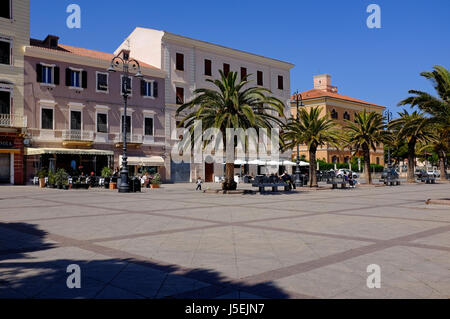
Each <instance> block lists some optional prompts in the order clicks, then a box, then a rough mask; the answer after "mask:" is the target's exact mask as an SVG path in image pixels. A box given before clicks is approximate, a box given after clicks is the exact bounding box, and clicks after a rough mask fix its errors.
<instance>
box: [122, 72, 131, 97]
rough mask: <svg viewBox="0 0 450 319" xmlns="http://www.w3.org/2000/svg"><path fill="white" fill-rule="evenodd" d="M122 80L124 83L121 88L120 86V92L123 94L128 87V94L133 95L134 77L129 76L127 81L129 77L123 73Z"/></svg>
mask: <svg viewBox="0 0 450 319" xmlns="http://www.w3.org/2000/svg"><path fill="white" fill-rule="evenodd" d="M120 82H121V83H122V85H121V88H120V94H122V95H123V94H124V93H125V87H126V88H127V93H128V95H132V93H133V78H131V77H128V81H127V78H125V77H124V76H123V75H122V76H121V77H120Z"/></svg>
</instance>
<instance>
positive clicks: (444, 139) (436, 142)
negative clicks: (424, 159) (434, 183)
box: [418, 126, 450, 180]
mask: <svg viewBox="0 0 450 319" xmlns="http://www.w3.org/2000/svg"><path fill="white" fill-rule="evenodd" d="M446 134H447V132H446V131H444V130H441V129H440V128H439V126H435V127H434V128H433V129H432V130H431V138H430V140H429V141H428V142H427V143H424V144H422V145H420V147H419V150H418V152H419V153H422V152H430V153H433V152H434V153H436V154H437V156H438V158H439V171H440V174H441V180H447V176H446V170H445V161H446V159H447V154H448V153H449V152H450V141H449V138H448V136H447V135H446Z"/></svg>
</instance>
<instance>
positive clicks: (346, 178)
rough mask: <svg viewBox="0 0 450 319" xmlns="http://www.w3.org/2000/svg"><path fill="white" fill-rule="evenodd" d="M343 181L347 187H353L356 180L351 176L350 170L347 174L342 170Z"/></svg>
mask: <svg viewBox="0 0 450 319" xmlns="http://www.w3.org/2000/svg"><path fill="white" fill-rule="evenodd" d="M343 178H344V181H346V182H347V183H348V185H349V187H352V188H355V187H356V184H357V183H358V181H357V180H356V179H354V178H353V174H352V173H351V172H350V173H348V174H347V172H344V175H343Z"/></svg>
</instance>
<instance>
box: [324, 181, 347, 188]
mask: <svg viewBox="0 0 450 319" xmlns="http://www.w3.org/2000/svg"><path fill="white" fill-rule="evenodd" d="M327 184H329V185H332V189H337V188H338V187H337V186H338V185H341V188H342V189H345V188H347V184H349V182H346V181H336V180H331V181H327Z"/></svg>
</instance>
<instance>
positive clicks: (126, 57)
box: [108, 50, 144, 193]
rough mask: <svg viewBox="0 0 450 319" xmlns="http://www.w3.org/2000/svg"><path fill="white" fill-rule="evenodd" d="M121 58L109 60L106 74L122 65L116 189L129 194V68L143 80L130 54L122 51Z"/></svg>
mask: <svg viewBox="0 0 450 319" xmlns="http://www.w3.org/2000/svg"><path fill="white" fill-rule="evenodd" d="M122 53H123V54H122V56H120V54H119V55H117V56H115V57H114V58H113V59H112V60H111V65H110V66H109V68H108V72H110V73H112V72H116V68H119V67H120V65H121V64H122V67H123V80H122V94H123V101H124V109H123V119H122V136H123V156H122V168H121V170H120V185H119V187H118V189H119V193H129V192H130V185H129V184H128V157H127V104H128V87H129V84H130V66H131V68H132V69H133V70H136V74H135V75H134V76H135V77H137V78H143V77H144V75H143V74H142V72H141V66H140V65H139V62H138V61H136V60H134V59H130V54H129V52H127V51H125V50H124V51H122Z"/></svg>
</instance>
